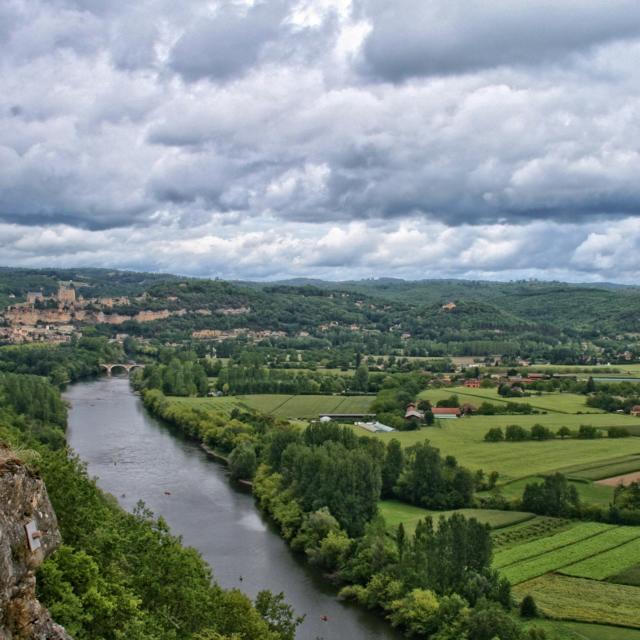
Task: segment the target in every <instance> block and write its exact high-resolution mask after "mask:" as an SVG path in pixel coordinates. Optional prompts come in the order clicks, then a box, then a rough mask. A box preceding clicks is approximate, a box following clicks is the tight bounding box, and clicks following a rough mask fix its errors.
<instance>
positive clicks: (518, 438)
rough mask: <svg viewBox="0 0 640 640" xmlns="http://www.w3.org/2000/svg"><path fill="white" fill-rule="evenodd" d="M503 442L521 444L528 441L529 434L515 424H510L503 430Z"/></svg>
mask: <svg viewBox="0 0 640 640" xmlns="http://www.w3.org/2000/svg"><path fill="white" fill-rule="evenodd" d="M504 437H505V440H509V441H510V442H522V441H523V440H528V439H529V432H528V431H527V430H526V429H524V428H523V427H521V426H520V425H517V424H510V425H509V426H507V428H506V430H505V436H504Z"/></svg>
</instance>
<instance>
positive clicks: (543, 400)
mask: <svg viewBox="0 0 640 640" xmlns="http://www.w3.org/2000/svg"><path fill="white" fill-rule="evenodd" d="M453 394H455V395H457V396H458V397H459V398H460V402H469V403H471V404H474V405H476V406H479V405H480V404H482V403H483V402H491V403H492V404H500V405H504V404H507V403H509V402H517V403H520V404H528V405H530V406H532V407H533V408H535V409H538V410H539V411H548V412H552V413H578V412H579V411H581V412H582V413H602V411H600V410H599V409H594V408H592V407H588V406H587V405H586V401H585V397H584V396H583V395H580V394H577V393H542V394H541V395H532V396H525V397H523V398H503V397H502V396H500V395H498V390H497V388H496V387H490V388H488V389H470V388H467V387H462V386H461V387H444V388H441V389H427V390H426V391H423V392H422V393H421V394H420V398H424V399H425V400H429V401H430V402H432V403H433V404H435V403H436V402H438V401H439V400H444V399H445V398H449V397H450V396H452V395H453Z"/></svg>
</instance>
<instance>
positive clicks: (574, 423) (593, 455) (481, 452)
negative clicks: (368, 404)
mask: <svg viewBox="0 0 640 640" xmlns="http://www.w3.org/2000/svg"><path fill="white" fill-rule="evenodd" d="M629 420H634V418H630V417H629V416H621V415H617V414H598V415H591V416H567V415H561V414H548V415H546V416H474V417H471V418H460V419H457V420H439V421H437V422H438V426H434V427H423V428H422V429H419V430H417V431H396V432H393V433H376V434H374V435H375V437H377V438H380V439H381V440H383V441H385V442H386V441H388V440H391V439H392V438H396V439H397V440H399V441H400V442H401V443H402V445H403V446H405V447H408V446H411V445H413V444H415V443H417V442H424V441H425V440H429V442H430V443H431V444H432V445H433V446H435V447H438V448H439V449H440V451H441V453H442V454H443V455H448V454H451V455H454V456H456V458H457V459H458V462H460V464H462V465H464V466H467V467H469V468H470V469H472V470H475V469H484V471H486V472H490V471H494V470H495V471H498V472H499V473H500V474H501V475H502V476H503V477H504V478H513V479H515V478H522V477H525V476H531V475H537V474H544V473H550V472H553V471H555V470H557V469H561V468H564V467H566V466H567V464H569V463H575V464H580V465H587V464H590V463H597V462H599V461H601V460H608V459H611V458H616V457H618V458H619V457H623V456H625V455H629V454H634V453H635V454H640V438H620V439H615V438H599V439H596V440H578V439H573V438H569V439H566V440H560V439H554V440H547V441H544V442H531V441H527V442H484V435H485V433H486V432H487V431H488V429H489V428H490V427H493V426H501V427H503V428H504V427H506V426H507V425H509V424H519V425H521V426H523V427H531V425H532V424H535V423H536V422H541V423H542V424H545V425H546V426H549V427H551V428H553V429H554V430H556V429H557V428H558V427H560V426H562V425H563V424H565V425H567V426H570V428H572V429H577V428H578V426H579V425H580V424H581V423H582V424H585V423H588V424H592V425H594V426H605V425H606V426H614V425H615V424H616V423H617V424H625V423H626V422H628V421H629ZM636 420H637V419H636Z"/></svg>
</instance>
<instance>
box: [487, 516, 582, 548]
mask: <svg viewBox="0 0 640 640" xmlns="http://www.w3.org/2000/svg"><path fill="white" fill-rule="evenodd" d="M568 524H569V521H568V520H563V519H561V518H545V517H541V516H539V517H537V518H536V519H535V520H534V521H533V522H531V523H530V524H529V523H526V524H520V525H515V526H513V527H509V528H507V529H503V530H500V531H497V532H496V533H495V534H494V535H493V544H494V546H496V547H506V546H509V545H512V544H515V543H517V542H521V543H524V542H526V541H531V540H536V539H537V538H542V537H544V536H550V535H551V534H553V532H554V531H556V532H557V531H558V530H559V529H566V528H567V526H568Z"/></svg>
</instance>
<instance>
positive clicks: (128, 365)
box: [100, 362, 144, 376]
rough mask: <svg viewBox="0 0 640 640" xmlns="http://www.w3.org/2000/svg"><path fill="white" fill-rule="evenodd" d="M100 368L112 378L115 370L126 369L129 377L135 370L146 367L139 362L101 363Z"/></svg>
mask: <svg viewBox="0 0 640 640" xmlns="http://www.w3.org/2000/svg"><path fill="white" fill-rule="evenodd" d="M100 367H101V368H102V369H104V370H105V371H106V372H107V375H108V376H110V375H111V373H112V371H113V370H114V369H124V370H125V371H126V372H127V375H129V374H130V373H131V372H132V371H133V370H134V369H138V368H140V367H144V365H143V364H139V363H138V362H101V363H100Z"/></svg>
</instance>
